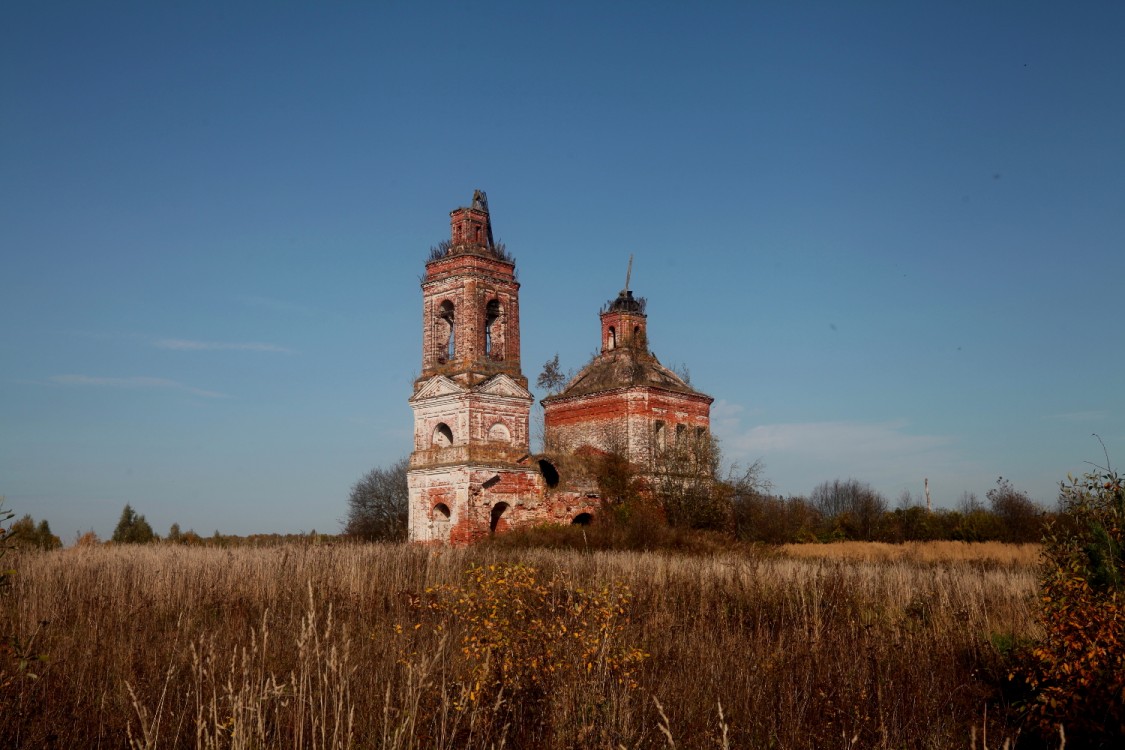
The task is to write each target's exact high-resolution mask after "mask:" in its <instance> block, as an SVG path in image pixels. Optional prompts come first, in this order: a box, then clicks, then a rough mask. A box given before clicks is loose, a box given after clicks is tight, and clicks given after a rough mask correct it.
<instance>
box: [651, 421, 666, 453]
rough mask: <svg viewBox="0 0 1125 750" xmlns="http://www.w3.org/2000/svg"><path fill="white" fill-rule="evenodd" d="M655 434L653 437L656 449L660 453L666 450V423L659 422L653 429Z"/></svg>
mask: <svg viewBox="0 0 1125 750" xmlns="http://www.w3.org/2000/svg"><path fill="white" fill-rule="evenodd" d="M653 433H654V435H653V437H654V438H655V442H656V449H657V450H658V451H662V450H664V445H665V437H664V423H663V422H661V421H660V420H657V421H656V425H655V427H654V428H653Z"/></svg>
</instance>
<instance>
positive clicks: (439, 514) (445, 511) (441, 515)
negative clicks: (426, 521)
mask: <svg viewBox="0 0 1125 750" xmlns="http://www.w3.org/2000/svg"><path fill="white" fill-rule="evenodd" d="M434 520H437V521H441V520H445V521H448V520H449V506H448V505H446V504H445V503H438V504H437V505H435V506H434Z"/></svg>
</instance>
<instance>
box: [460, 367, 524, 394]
mask: <svg viewBox="0 0 1125 750" xmlns="http://www.w3.org/2000/svg"><path fill="white" fill-rule="evenodd" d="M473 391H474V392H476V393H482V394H487V395H489V396H506V397H508V398H531V397H532V396H531V392H530V391H528V390H527V389H526V388H524V387H523V386H521V385H520V384H519V383H517V382H516V381H514V380H512V379H511V378H510V377H508V376H507V375H505V374H503V373H500V374H499V375H493V376H492V377H491V378H489V379H488V380H486V381H484V382H483V383H481V384H480V385H478V386H477V387H476V388H474V389H473Z"/></svg>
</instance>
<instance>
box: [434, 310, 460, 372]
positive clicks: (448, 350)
mask: <svg viewBox="0 0 1125 750" xmlns="http://www.w3.org/2000/svg"><path fill="white" fill-rule="evenodd" d="M438 317H439V318H441V319H442V320H444V321H445V323H446V325H447V326H448V330H447V331H446V332H445V333H446V339H445V342H444V343H443V344H442V345H441V347H440V351H441V355H440V356H439V359H441V361H443V362H444V361H446V360H448V359H453V358H454V356H455V355H456V352H457V335H456V334H457V329H456V327H455V326H454V325H453V323H454V318H455V313H454V309H453V303H452V302H450V301H449V300H445V301H444V302H442V303H441V306H440V307H439V308H438Z"/></svg>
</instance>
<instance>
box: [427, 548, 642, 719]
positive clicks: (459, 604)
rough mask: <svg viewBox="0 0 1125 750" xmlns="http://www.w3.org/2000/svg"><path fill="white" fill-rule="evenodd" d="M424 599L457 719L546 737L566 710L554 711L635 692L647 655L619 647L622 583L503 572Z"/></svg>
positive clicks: (478, 575)
mask: <svg viewBox="0 0 1125 750" xmlns="http://www.w3.org/2000/svg"><path fill="white" fill-rule="evenodd" d="M426 594H427V596H426V598H425V600H424V601H422V602H420V603H419V605H420V606H421V607H422V609H423V610H424V611H425V612H426V613H427V619H429V620H430V622H429V623H428V624H429V626H430V627H431V628H433V629H435V630H438V631H441V632H443V633H446V634H448V637H449V638H450V645H451V647H452V648H454V649H455V650H456V651H457V654H456V655H455V663H457V664H459V672H460V674H458V675H456V678H457V681H458V682H459V687H460V690H459V691H458V692H459V694H460V696H461V697H460V698H459V699H458V700H456V701H455V708H456V709H457V710H458V711H478V710H482V709H483V710H484V711H487V712H491V713H492V714H493V718H494V720H498V721H503V722H507V723H512V724H515V725H520V724H523V725H527V724H528V723H532V724H537V725H538V726H540V727H541V728H547V727H549V725H550V723H551V721H552V718H553V717H555V716H559V715H561V714H563V713H566V712H567V710H569V709H572V708H573V707H569V709H564V708H563V707H562V706H560V705H558V704H559V703H560V702H562V701H565V699H566V697H567V696H574V695H586V696H589V695H602V696H609V695H611V694H614V693H616V694H622V693H624V692H627V691H630V690H632V689H634V688H636V687H637V682H636V679H637V670H638V668H639V666H640V664H641V662H642V661H643V660H644V659H645V658H646V656H647V654H645V653H644V652H643V651H641V650H640V649H639V648H636V647H633V646H630V645H629V644H628V643H626V642H625V641H624V639H623V635H624V631H625V628H626V626H627V625H628V622H629V604H630V591H629V588H628V587H627V586H625V585H624V584H621V583H620V582H613V583H610V584H606V585H602V586H595V587H589V588H583V587H573V586H571V585H569V584H568V583H567V581H566V576H565V574H564V573H561V572H556V573H553V574H549V575H548V574H544V573H543V572H542V571H540V570H539V569H537V568H535V567H532V566H529V565H525V564H520V563H508V562H500V563H493V564H489V565H479V566H473V567H470V568H469V569H468V570H467V571H466V573H465V576H464V580H463V581H462V582H461V583H459V584H447V585H443V586H437V587H433V588H430V589H427V591H426ZM586 708H588V709H591V710H592V711H593V712H594V713H597V712H598V710H600V709H599V707H586ZM595 723H596V722H595Z"/></svg>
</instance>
